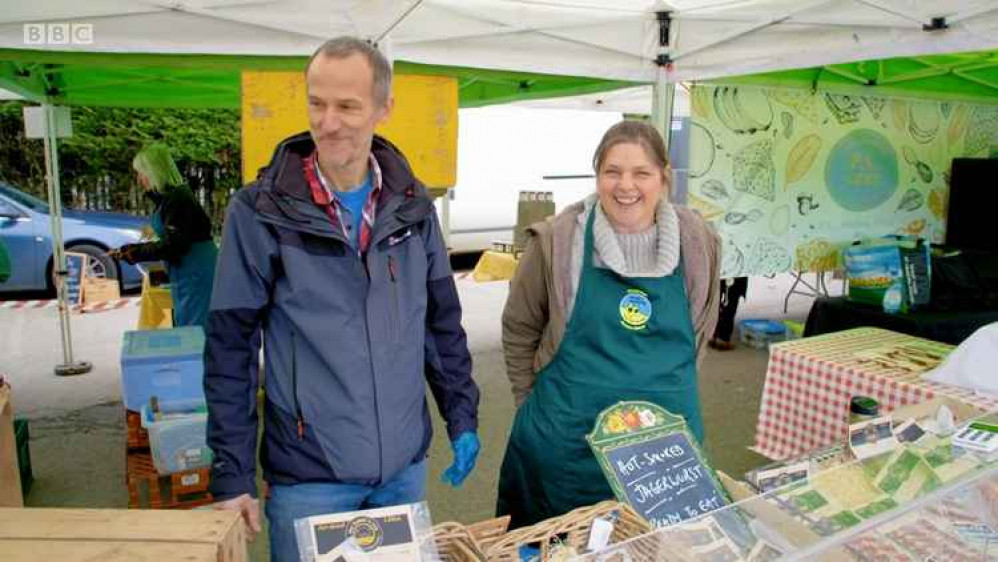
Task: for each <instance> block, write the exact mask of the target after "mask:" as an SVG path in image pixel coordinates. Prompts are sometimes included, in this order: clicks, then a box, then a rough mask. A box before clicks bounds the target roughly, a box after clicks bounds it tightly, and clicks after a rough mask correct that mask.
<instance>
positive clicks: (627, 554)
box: [578, 414, 998, 562]
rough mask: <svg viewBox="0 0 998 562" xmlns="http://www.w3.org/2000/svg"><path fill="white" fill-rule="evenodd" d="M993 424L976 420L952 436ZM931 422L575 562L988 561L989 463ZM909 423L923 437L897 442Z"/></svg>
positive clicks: (994, 539) (997, 536)
mask: <svg viewBox="0 0 998 562" xmlns="http://www.w3.org/2000/svg"><path fill="white" fill-rule="evenodd" d="M996 419H998V417H995V416H994V415H993V414H992V415H990V416H982V417H979V418H977V419H975V420H972V421H971V422H969V423H966V424H964V425H962V426H961V427H960V428H958V430H957V433H956V434H957V435H959V434H961V433H962V432H964V431H965V430H966V429H967V428H973V427H975V425H981V424H983V425H985V426H990V425H993V422H994V420H996ZM933 420H934V416H931V415H930V416H928V417H925V418H921V419H913V420H911V422H909V421H908V420H905V421H899V419H898V418H894V419H893V420H891V421H890V423H891V430H892V431H893V432H894V434H895V435H896V436H898V437H899V442H898V445H897V446H896V447H894V448H892V449H891V450H889V451H887V452H885V453H883V454H880V455H877V456H873V457H870V458H868V459H864V460H853V461H850V462H844V461H843V459H844V457H841V456H839V457H838V461H837V464H836V462H832V463H831V466H830V467H828V468H827V469H818V470H815V471H813V472H812V473H811V474H810V475H809V476H808V477H807V478H805V479H804V480H801V481H796V482H793V483H790V484H788V485H786V486H782V487H780V488H777V489H775V490H773V491H771V492H768V493H765V494H761V495H758V496H754V497H751V498H748V499H746V500H743V501H740V502H738V503H735V504H733V505H731V506H728V507H725V508H723V509H720V510H717V511H714V512H712V513H710V514H708V515H706V516H704V517H701V518H699V519H695V520H691V521H689V522H683V523H680V524H677V525H673V526H670V527H667V528H663V529H658V530H656V531H655V532H653V533H651V534H649V535H646V536H643V537H640V538H637V539H634V540H631V541H627V542H624V543H621V544H618V545H616V546H614V547H610V548H608V549H605V550H603V551H601V552H598V553H592V554H588V555H586V556H584V557H582V558H579V559H578V560H587V561H588V560H591V561H594V562H595V561H596V560H601V561H614V562H617V561H620V562H623V561H628V562H643V561H649V562H650V561H652V560H654V561H666V562H669V561H684V562H685V561H690V562H694V561H697V562H699V561H715V560H726V561H728V560H730V561H752V562H755V561H760V560H767V561H768V560H777V559H787V560H835V561H843V562H846V561H863V562H865V561H874V560H876V561H880V560H898V561H912V562H914V561H916V560H930V559H935V560H984V559H990V558H988V555H989V554H993V550H994V548H995V547H996V546H998V530H996V529H998V518H996V516H998V508H996V507H995V505H996V504H998V503H996V500H998V463H996V462H995V458H994V457H993V456H988V455H981V454H979V453H978V452H977V451H975V450H973V449H969V448H966V447H962V446H960V444H959V441H958V440H955V438H954V434H944V433H937V431H938V429H939V427H938V426H936V425H934V423H933ZM912 423H917V424H918V425H919V426H921V427H924V428H925V430H924V431H923V432H922V433H921V434H919V435H918V436H917V437H916V438H915V439H914V440H912V441H907V440H904V439H906V438H907V437H912V436H913V435H912V434H911V433H910V432H909V429H910V428H911V427H912ZM902 437H903V438H902ZM989 547H990V548H991V551H989V550H988V548H989Z"/></svg>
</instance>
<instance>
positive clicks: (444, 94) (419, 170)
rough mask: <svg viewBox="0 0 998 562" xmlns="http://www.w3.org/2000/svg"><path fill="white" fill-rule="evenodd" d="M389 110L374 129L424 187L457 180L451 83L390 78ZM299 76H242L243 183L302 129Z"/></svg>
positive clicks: (448, 80)
mask: <svg viewBox="0 0 998 562" xmlns="http://www.w3.org/2000/svg"><path fill="white" fill-rule="evenodd" d="M392 92H393V94H394V96H395V110H394V111H393V113H392V117H391V119H389V121H388V122H387V123H385V124H384V125H383V126H382V127H380V128H379V129H378V134H380V135H383V136H385V137H387V138H388V139H389V140H391V141H392V142H393V143H395V145H396V146H398V147H399V148H400V149H402V152H403V153H404V154H405V155H406V158H408V159H409V163H410V164H412V168H413V170H414V171H415V172H416V177H418V178H419V179H420V180H422V182H423V183H424V184H426V186H427V187H431V188H448V187H453V186H454V183H455V182H456V180H457V79H455V78H453V77H449V76H422V75H415V74H401V75H400V74H396V75H395V78H394V80H393V84H392ZM305 104H306V97H305V76H304V74H303V73H301V72H258V71H244V72H243V74H242V128H243V180H244V181H246V182H247V183H248V182H250V181H253V180H254V179H256V174H257V171H258V170H259V169H260V168H261V167H263V166H266V165H267V164H268V163H269V162H270V157H271V155H272V154H273V152H274V147H275V146H277V143H279V142H280V141H282V140H284V139H285V138H287V137H289V136H291V135H293V134H296V133H300V132H303V131H307V130H308V116H307V115H306V106H305Z"/></svg>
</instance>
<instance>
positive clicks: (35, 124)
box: [22, 105, 73, 139]
mask: <svg viewBox="0 0 998 562" xmlns="http://www.w3.org/2000/svg"><path fill="white" fill-rule="evenodd" d="M22 112H23V115H24V136H25V137H26V138H29V139H44V138H45V108H44V107H42V106H40V105H27V106H24V108H23V109H22ZM52 116H53V118H54V120H55V123H54V125H55V136H56V138H60V139H62V138H66V137H71V136H73V120H72V118H71V112H70V108H68V107H64V106H59V107H53V108H52Z"/></svg>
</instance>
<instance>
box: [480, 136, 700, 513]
mask: <svg viewBox="0 0 998 562" xmlns="http://www.w3.org/2000/svg"><path fill="white" fill-rule="evenodd" d="M593 168H594V169H595V171H596V193H595V194H594V195H591V196H590V197H588V198H586V199H585V200H584V201H581V202H579V203H576V204H574V205H571V206H569V207H567V208H566V209H565V210H563V211H562V212H561V213H559V214H558V215H557V216H556V217H554V218H553V219H549V220H548V221H546V222H540V223H536V224H534V225H533V226H532V227H530V229H529V231H528V232H529V234H530V237H529V239H528V241H527V245H526V249H525V251H524V254H523V256H522V257H521V260H520V263H519V265H518V267H517V271H516V276H515V277H514V278H513V281H512V284H511V285H510V292H509V298H508V299H507V300H506V307H505V310H504V312H503V318H502V334H503V336H502V338H503V351H504V354H505V359H506V371H507V375H508V376H509V379H510V382H511V383H512V390H513V397H514V399H515V401H516V404H517V407H518V409H517V412H516V417H515V419H514V421H513V428H512V433H511V435H510V438H509V444H508V446H507V448H506V455H505V458H504V459H503V464H502V471H501V474H500V479H499V500H498V505H497V509H496V512H497V514H499V515H506V514H508V515H510V516H511V518H512V525H513V526H516V527H519V526H524V525H530V524H533V523H536V522H538V521H541V520H543V519H547V518H549V517H553V516H557V515H560V514H563V513H565V512H567V511H569V510H571V509H573V508H576V507H580V506H584V505H591V504H593V503H596V502H599V501H601V500H605V499H610V498H612V497H613V492H612V491H611V489H610V486H609V485H608V484H607V481H606V478H605V477H604V476H603V473H602V471H601V470H600V467H599V465H598V463H597V461H596V458H595V456H594V455H593V454H592V452H591V450H590V449H589V445H588V444H587V443H586V438H585V436H586V434H588V433H590V432H591V431H592V429H593V425H594V424H595V422H596V418H597V416H598V415H599V414H600V412H602V411H603V410H604V409H606V408H607V407H609V406H611V405H613V404H615V403H616V402H618V401H621V400H647V401H650V402H653V403H656V404H658V405H660V406H662V407H664V408H666V409H667V410H669V411H670V412H672V413H675V414H677V415H681V416H683V417H684V418H685V420H686V423H687V424H688V425H689V427H690V429H691V430H692V432H693V434H694V435H695V436H696V438H697V439H699V440H700V441H701V442H702V441H703V424H702V421H701V415H700V400H699V394H698V389H697V361H698V358H699V357H700V355H701V351H702V350H703V344H704V342H705V340H706V338H707V337H708V336H709V334H712V333H713V331H714V324H715V322H716V318H717V303H716V299H717V294H718V293H717V287H718V274H719V269H720V250H719V238H718V236H717V234H716V233H715V232H714V230H713V228H712V227H711V226H710V225H709V224H708V223H707V222H706V221H705V220H703V218H702V217H700V215H698V214H696V213H695V212H694V211H691V210H690V209H688V208H686V207H684V206H680V205H673V204H671V203H670V202H669V187H670V184H669V177H670V175H669V162H668V159H667V156H666V150H665V144H664V143H663V141H662V137H661V136H660V135H659V133H658V132H657V131H656V130H655V129H654V128H652V127H651V126H650V125H648V124H646V123H641V122H636V121H623V122H620V123H617V124H616V125H614V126H613V127H611V128H610V129H609V130H608V131H607V132H606V134H605V135H604V136H603V139H602V141H601V142H600V144H599V147H598V148H597V149H596V154H595V156H594V157H593Z"/></svg>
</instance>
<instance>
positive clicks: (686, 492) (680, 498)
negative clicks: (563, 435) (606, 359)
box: [586, 401, 727, 527]
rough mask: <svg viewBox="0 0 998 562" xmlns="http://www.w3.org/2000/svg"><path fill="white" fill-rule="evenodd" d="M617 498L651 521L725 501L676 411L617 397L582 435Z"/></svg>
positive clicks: (677, 518) (672, 519)
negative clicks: (622, 400) (587, 431)
mask: <svg viewBox="0 0 998 562" xmlns="http://www.w3.org/2000/svg"><path fill="white" fill-rule="evenodd" d="M586 440H587V441H588V442H589V446H590V447H591V448H592V450H593V452H594V453H595V455H596V458H597V460H598V461H599V464H600V468H602V469H603V474H604V475H605V476H606V479H607V481H608V482H609V483H610V488H612V489H613V493H614V495H616V496H617V499H618V500H620V501H622V502H625V503H627V504H628V505H630V506H631V507H633V508H634V510H635V511H637V512H638V514H640V515H641V516H642V517H644V518H645V519H646V520H647V521H648V522H649V523H651V524H652V525H653V526H655V527H666V526H669V525H673V524H675V523H679V522H681V521H685V520H687V519H692V518H694V517H698V516H700V515H703V514H704V513H708V512H711V511H714V510H715V509H718V508H721V507H723V506H724V505H725V504H726V503H727V501H726V499H725V496H724V493H723V492H722V491H721V486H720V484H719V483H718V480H717V477H716V476H715V475H714V471H713V470H712V469H711V468H710V467H709V466H708V465H707V463H706V461H705V460H704V457H703V454H702V453H701V452H700V448H699V447H698V446H697V445H696V440H695V439H693V437H692V436H691V435H690V432H689V430H688V429H687V427H686V422H685V421H684V420H683V418H682V417H680V416H676V415H674V414H671V413H669V411H667V410H666V409H664V408H662V407H660V406H657V405H655V404H652V403H651V402H639V401H634V402H618V403H617V404H615V405H613V406H611V407H610V408H607V409H606V410H604V411H603V412H602V413H601V414H600V415H599V417H598V418H596V427H595V428H594V429H593V432H592V433H591V434H589V435H587V436H586Z"/></svg>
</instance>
